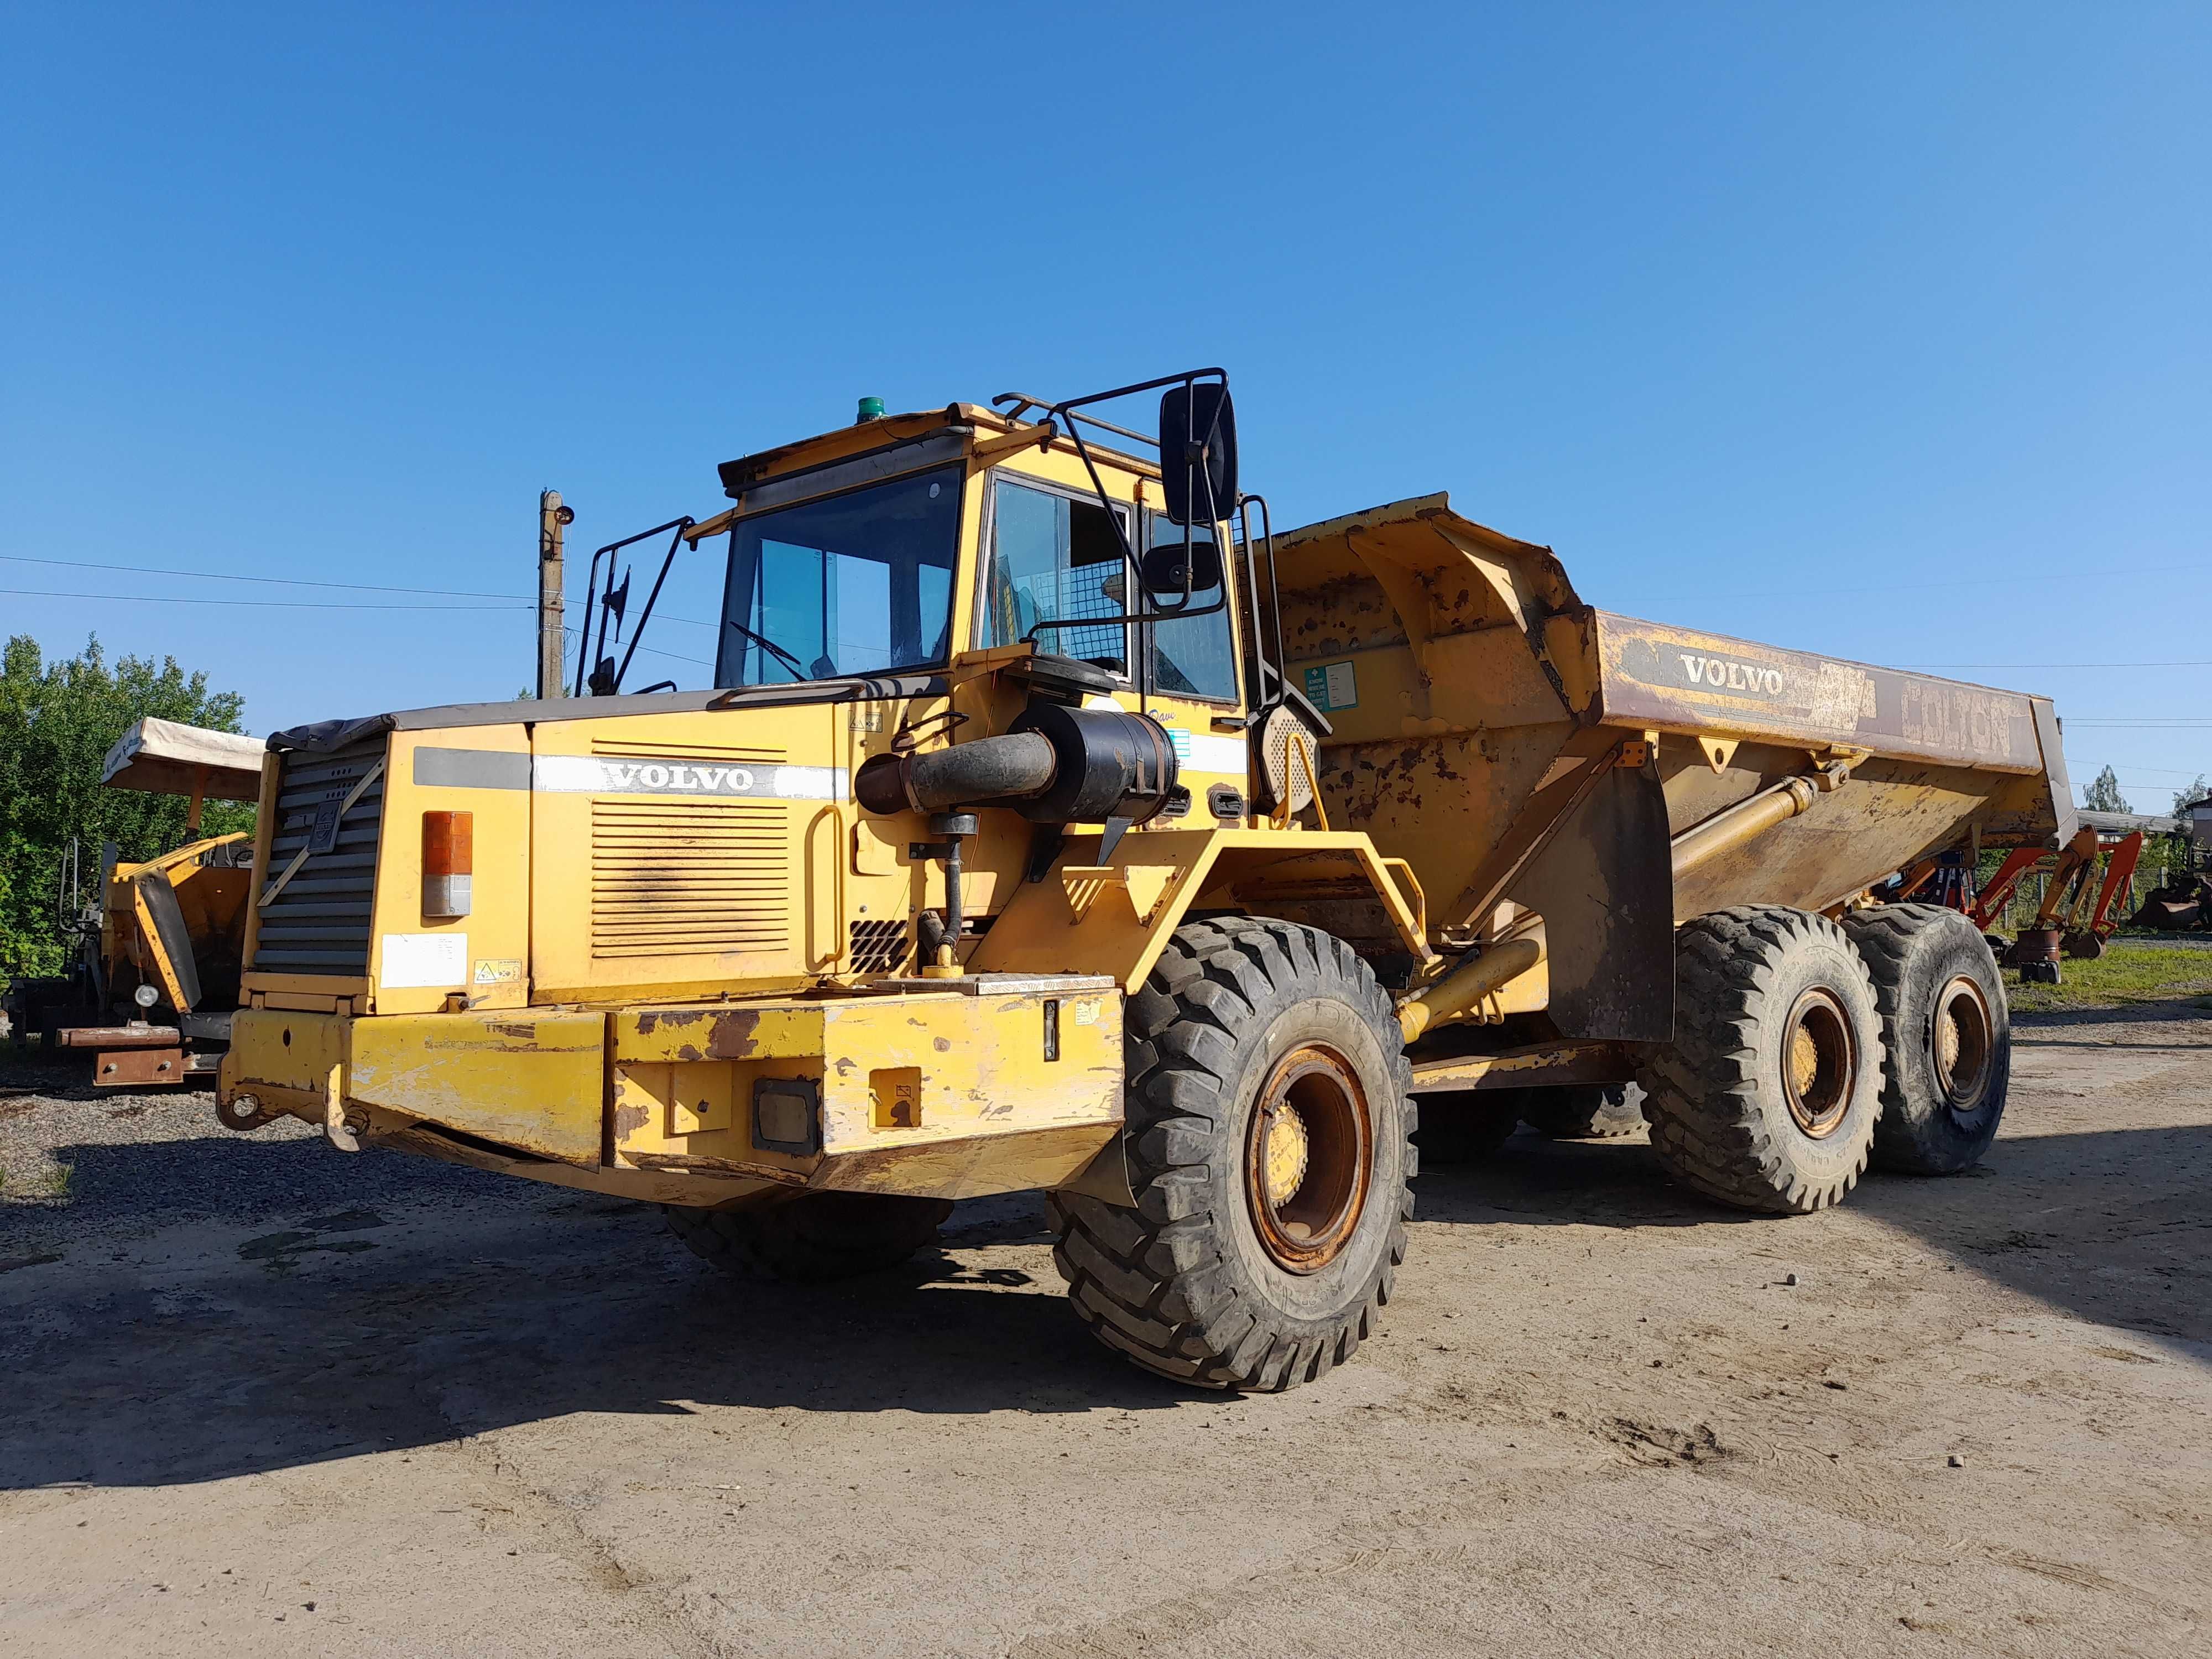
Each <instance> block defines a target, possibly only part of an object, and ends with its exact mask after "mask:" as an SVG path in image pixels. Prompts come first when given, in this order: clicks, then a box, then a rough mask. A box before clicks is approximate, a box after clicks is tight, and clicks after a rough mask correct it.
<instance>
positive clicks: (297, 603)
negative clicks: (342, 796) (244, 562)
mask: <svg viewBox="0 0 2212 1659" xmlns="http://www.w3.org/2000/svg"><path fill="white" fill-rule="evenodd" d="M328 586H342V584H338V583H331V584H328ZM385 591H386V592H400V593H405V592H412V591H414V590H411V589H409V588H404V587H402V588H396V589H387V590H385ZM0 593H15V594H20V595H21V596H22V597H23V598H25V599H109V600H113V601H117V602H119V603H121V604H125V605H246V606H250V607H252V608H253V609H255V610H263V611H507V612H514V611H528V610H531V609H533V608H534V607H533V606H532V605H530V604H529V603H527V602H525V601H521V600H516V601H514V602H513V603H511V604H507V605H339V604H337V603H335V602H333V601H331V600H329V599H185V598H181V597H173V596H169V595H165V594H159V593H57V592H52V591H50V590H48V589H44V588H37V587H0Z"/></svg>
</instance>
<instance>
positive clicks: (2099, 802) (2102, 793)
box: [2081, 766, 2130, 812]
mask: <svg viewBox="0 0 2212 1659" xmlns="http://www.w3.org/2000/svg"><path fill="white" fill-rule="evenodd" d="M2081 805H2083V806H2085V807H2087V809H2088V810H2089V811H2092V812H2125V811H2130V807H2129V805H2128V799H2127V797H2126V796H2125V795H2123V794H2122V793H2120V780H2119V775H2118V774H2117V773H2115V772H2114V771H2113V770H2112V768H2111V767H2109V766H2108V767H2106V769H2104V770H2103V771H2101V772H2100V773H2098V774H2097V781H2095V782H2094V783H2093V784H2091V785H2090V786H2089V787H2087V789H2085V790H2083V791H2082V792H2081Z"/></svg>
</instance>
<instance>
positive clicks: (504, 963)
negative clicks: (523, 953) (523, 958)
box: [470, 957, 522, 985]
mask: <svg viewBox="0 0 2212 1659" xmlns="http://www.w3.org/2000/svg"><path fill="white" fill-rule="evenodd" d="M470 982H471V984H475V985H520V983H521V982H522V963H521V962H520V960H519V959H517V958H514V957H501V958H499V959H498V960H496V961H495V960H493V959H492V958H491V957H483V958H481V959H479V960H478V961H477V971H476V974H475V976H474V977H473V978H472V979H471V981H470Z"/></svg>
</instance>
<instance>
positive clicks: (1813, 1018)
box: [1782, 985, 1858, 1140]
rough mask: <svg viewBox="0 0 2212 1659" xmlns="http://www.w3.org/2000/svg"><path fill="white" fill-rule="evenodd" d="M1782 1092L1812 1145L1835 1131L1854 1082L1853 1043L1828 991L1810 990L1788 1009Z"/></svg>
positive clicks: (1845, 1019)
mask: <svg viewBox="0 0 2212 1659" xmlns="http://www.w3.org/2000/svg"><path fill="white" fill-rule="evenodd" d="M1786 1030H1787V1032H1788V1035H1787V1036H1786V1037H1785V1039H1784V1044H1785V1046H1784V1050H1783V1066H1782V1079H1783V1092H1784V1095H1785V1096H1786V1097H1788V1100H1789V1103H1790V1116H1791V1118H1793V1119H1794V1120H1795V1121H1796V1124H1797V1127H1798V1128H1799V1129H1801V1130H1802V1131H1803V1132H1804V1133H1805V1134H1806V1135H1808V1137H1810V1138H1811V1139H1814V1140H1825V1139H1827V1138H1828V1137H1829V1136H1830V1135H1832V1134H1833V1133H1835V1132H1836V1130H1837V1129H1838V1127H1841V1125H1842V1123H1843V1121H1844V1115H1845V1114H1846V1113H1847V1112H1849V1111H1850V1104H1851V1096H1852V1094H1853V1092H1854V1091H1855V1085H1857V1080H1858V1042H1857V1039H1856V1038H1855V1037H1854V1036H1853V1035H1852V1032H1851V1022H1850V1016H1849V1015H1848V1014H1846V1013H1845V1012H1844V1006H1843V1004H1842V1003H1841V1002H1840V1001H1839V1000H1838V999H1837V998H1836V995H1835V994H1834V993H1833V992H1832V991H1829V990H1827V989H1826V988H1825V987H1820V986H1817V985H1816V986H1814V987H1813V988H1812V989H1810V990H1808V991H1807V992H1806V993H1805V994H1803V995H1802V996H1801V997H1799V998H1798V999H1797V1001H1796V1005H1795V1006H1793V1007H1792V1008H1791V1009H1790V1021H1789V1024H1788V1026H1787V1028H1786Z"/></svg>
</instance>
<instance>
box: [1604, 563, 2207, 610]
mask: <svg viewBox="0 0 2212 1659" xmlns="http://www.w3.org/2000/svg"><path fill="white" fill-rule="evenodd" d="M2197 570H2212V565H2207V564H2160V565H2151V566H2148V567H2146V568H2139V569H2135V570H2099V571H2098V572H2097V573H2096V574H2097V575H2098V576H2099V577H2100V578H2102V577H2106V576H2172V575H2179V574H2185V573H2187V572H2191V571H2197ZM2080 580H2081V575H2080V574H2078V573H2072V572H2069V573H2068V574H2063V575H2057V574H2053V575H2045V576H2009V575H2008V576H2005V577H2003V578H2002V579H2000V578H1997V577H1994V576H1978V577H1972V578H1969V579H1967V580H1963V581H1950V582H1929V581H1922V580H1920V579H1919V578H1918V577H1917V576H1899V577H1898V578H1897V579H1896V580H1893V581H1887V582H1880V583H1877V584H1875V586H1870V587H1790V588H1768V589H1764V590H1761V591H1759V592H1730V593H1729V598H1730V599H1821V598H1825V597H1827V596H1828V595H1831V594H1836V593H1899V592H1915V593H1917V592H1927V591H1929V590H1930V589H1933V588H1955V587H1980V588H1989V587H1992V586H2000V585H2001V586H2006V587H2018V586H2025V585H2027V584H2029V583H2048V582H2078V581H2080ZM1712 597H1713V596H1712V595H1711V593H1654V594H1646V595H1645V596H1644V598H1643V599H1639V600H1638V601H1637V603H1638V604H1639V605H1653V604H1673V603H1675V602H1678V601H1679V602H1683V603H1688V602H1691V601H1703V602H1705V603H1708V604H1710V603H1711V599H1712Z"/></svg>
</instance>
